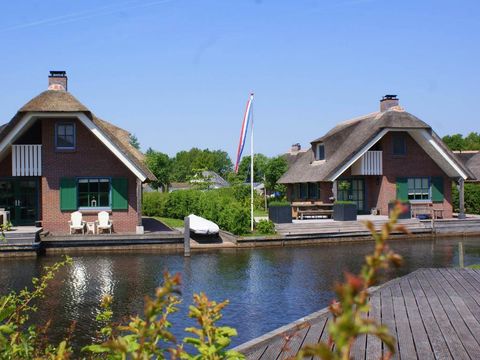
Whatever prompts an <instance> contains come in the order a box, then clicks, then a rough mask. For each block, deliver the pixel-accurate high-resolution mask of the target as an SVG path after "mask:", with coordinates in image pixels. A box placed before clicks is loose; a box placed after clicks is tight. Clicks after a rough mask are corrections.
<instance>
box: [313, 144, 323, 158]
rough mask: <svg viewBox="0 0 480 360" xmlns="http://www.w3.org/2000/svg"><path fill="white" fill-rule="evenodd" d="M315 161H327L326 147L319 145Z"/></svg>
mask: <svg viewBox="0 0 480 360" xmlns="http://www.w3.org/2000/svg"><path fill="white" fill-rule="evenodd" d="M315 160H325V145H324V144H317V148H316V151H315Z"/></svg>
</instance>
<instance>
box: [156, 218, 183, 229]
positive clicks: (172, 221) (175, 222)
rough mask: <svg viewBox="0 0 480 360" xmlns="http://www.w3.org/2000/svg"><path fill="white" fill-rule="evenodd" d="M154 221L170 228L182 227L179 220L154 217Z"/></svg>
mask: <svg viewBox="0 0 480 360" xmlns="http://www.w3.org/2000/svg"><path fill="white" fill-rule="evenodd" d="M155 219H157V220H160V221H161V222H163V223H164V224H165V225H167V226H170V227H171V228H178V227H183V220H181V219H172V218H166V217H155Z"/></svg>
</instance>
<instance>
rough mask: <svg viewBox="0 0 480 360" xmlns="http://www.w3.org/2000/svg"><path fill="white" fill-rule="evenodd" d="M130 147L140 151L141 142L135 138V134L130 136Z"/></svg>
mask: <svg viewBox="0 0 480 360" xmlns="http://www.w3.org/2000/svg"><path fill="white" fill-rule="evenodd" d="M130 145H132V146H133V147H134V148H135V149H137V150H140V141H138V138H137V137H136V136H135V134H130Z"/></svg>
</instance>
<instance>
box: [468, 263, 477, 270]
mask: <svg viewBox="0 0 480 360" xmlns="http://www.w3.org/2000/svg"><path fill="white" fill-rule="evenodd" d="M467 268H469V269H474V270H480V264H474V265H470V266H467Z"/></svg>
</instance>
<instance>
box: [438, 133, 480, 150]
mask: <svg viewBox="0 0 480 360" xmlns="http://www.w3.org/2000/svg"><path fill="white" fill-rule="evenodd" d="M442 140H443V142H444V143H445V144H446V145H447V146H448V147H449V148H450V150H456V151H460V150H463V151H465V150H480V134H479V133H477V132H471V133H470V134H468V135H467V136H465V137H464V136H463V135H462V134H454V135H446V136H444V137H443V139H442Z"/></svg>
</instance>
